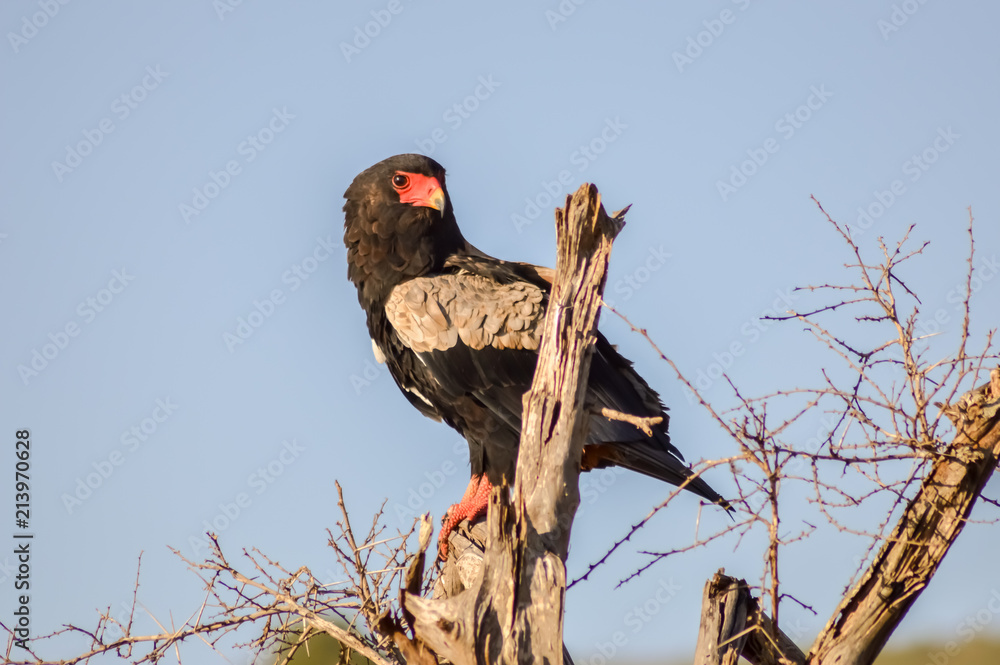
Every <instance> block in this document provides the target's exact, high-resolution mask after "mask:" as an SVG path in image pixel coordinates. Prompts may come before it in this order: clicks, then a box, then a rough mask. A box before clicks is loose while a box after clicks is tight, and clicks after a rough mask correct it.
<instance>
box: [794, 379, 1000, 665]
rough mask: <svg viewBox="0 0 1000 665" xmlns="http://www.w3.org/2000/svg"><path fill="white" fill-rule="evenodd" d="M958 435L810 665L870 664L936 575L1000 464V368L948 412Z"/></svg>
mask: <svg viewBox="0 0 1000 665" xmlns="http://www.w3.org/2000/svg"><path fill="white" fill-rule="evenodd" d="M945 413H946V415H948V417H949V418H951V420H952V422H954V423H955V428H956V430H957V431H958V434H957V435H956V436H955V439H954V440H953V441H952V443H951V444H950V445H949V446H948V447H947V448H946V449H945V451H944V454H943V455H941V456H940V457H939V458H938V459H937V461H935V462H934V465H933V466H932V468H931V471H930V473H929V474H928V476H927V478H926V479H924V481H923V483H922V485H921V486H920V490H919V491H918V492H917V495H916V496H915V497H914V498H913V500H912V501H911V502H910V503H909V505H908V506H907V508H906V510H905V511H904V513H903V515H902V517H901V518H900V520H899V522H898V523H897V524H896V527H895V528H894V529H893V532H892V535H890V536H889V537H888V538H887V539H886V541H885V544H884V545H883V546H882V549H881V550H880V551H879V553H878V554H877V555H876V556H875V559H874V561H872V564H871V566H870V567H869V568H868V570H867V572H866V573H865V575H864V577H863V578H862V579H861V581H860V582H859V583H858V584H857V586H855V587H854V589H852V590H851V592H850V593H849V594H848V595H847V596H846V597H845V598H844V600H843V602H841V604H840V607H838V608H837V611H836V612H835V613H834V614H833V617H832V618H831V619H830V621H829V622H828V623H827V625H826V627H825V628H824V629H823V632H821V633H820V635H819V637H817V638H816V642H815V643H814V644H813V646H812V649H811V650H810V652H809V660H808V662H809V663H810V664H816V665H869V664H870V663H872V662H873V661H874V660H875V657H876V656H877V655H878V654H879V652H880V651H881V650H882V647H883V646H884V645H885V643H886V641H887V640H888V639H889V636H890V635H891V634H892V632H893V630H895V628H896V626H897V625H899V622H900V621H902V619H903V617H904V616H905V615H906V613H907V611H908V610H909V609H910V607H911V606H912V605H913V603H914V601H915V600H916V599H917V598H918V597H919V596H920V594H921V592H922V591H923V590H924V588H925V587H926V586H927V584H928V582H930V580H931V577H933V575H934V573H935V572H937V569H938V566H940V565H941V562H942V561H943V560H944V557H945V555H946V554H947V553H948V549H949V548H950V547H951V545H952V543H954V542H955V539H956V538H958V535H959V534H960V533H961V531H962V528H963V527H964V526H965V522H966V520H967V519H968V517H969V513H971V512H972V508H973V506H974V505H975V503H976V499H977V498H979V495H980V493H981V492H982V489H983V487H984V486H985V485H986V482H987V481H988V480H989V479H990V476H991V475H992V474H993V471H994V470H995V469H996V468H997V460H998V459H1000V369H994V370H993V372H992V374H991V377H990V382H989V383H987V384H984V385H982V386H980V387H979V388H976V389H975V390H973V391H971V392H969V393H966V394H965V395H963V396H962V397H961V399H960V400H959V401H958V403H957V404H955V405H953V406H951V407H949V408H948V409H946V411H945Z"/></svg>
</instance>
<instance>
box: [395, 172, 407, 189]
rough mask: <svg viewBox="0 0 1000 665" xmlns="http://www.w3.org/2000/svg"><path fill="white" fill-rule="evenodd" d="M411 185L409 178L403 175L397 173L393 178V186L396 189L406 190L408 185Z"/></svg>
mask: <svg viewBox="0 0 1000 665" xmlns="http://www.w3.org/2000/svg"><path fill="white" fill-rule="evenodd" d="M409 184H410V178H409V176H405V175H403V174H402V173H397V174H396V175H394V176H392V186H393V187H395V188H396V189H406V187H407V185H409Z"/></svg>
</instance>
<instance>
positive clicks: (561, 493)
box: [402, 185, 624, 665]
mask: <svg viewBox="0 0 1000 665" xmlns="http://www.w3.org/2000/svg"><path fill="white" fill-rule="evenodd" d="M623 214H624V212H622V213H618V214H616V215H614V216H612V217H609V216H608V215H607V214H605V212H604V207H603V206H602V205H601V202H600V195H599V194H598V193H597V188H596V187H594V186H593V185H585V186H583V187H581V188H580V189H579V190H578V191H577V192H576V193H575V194H574V195H573V197H572V198H571V199H570V198H567V204H566V208H565V209H564V210H557V211H556V234H557V238H558V256H557V259H556V277H555V282H554V284H553V287H552V293H551V296H550V299H549V306H548V313H547V315H546V319H545V328H544V332H543V334H542V345H541V348H540V349H539V359H538V366H537V369H536V371H535V378H534V382H533V383H532V386H531V390H530V391H529V392H528V393H527V394H526V395H525V397H524V414H525V415H524V419H523V425H522V428H521V444H520V449H519V453H518V460H517V470H516V476H515V483H514V487H513V488H508V487H504V486H500V487H496V488H494V490H493V493H492V495H491V497H490V507H489V512H488V515H489V517H488V524H489V529H488V531H489V541H488V543H489V544H488V547H487V548H486V555H485V559H484V561H483V564H482V567H481V571H480V573H479V579H478V580H477V581H476V582H475V583H474V584H473V585H472V587H471V588H469V589H466V590H464V591H462V592H461V593H459V594H458V595H456V596H453V597H450V598H447V599H442V600H430V599H426V598H422V597H421V596H419V595H417V594H413V593H406V594H405V596H404V598H403V603H402V604H403V609H404V611H405V612H406V613H407V615H411V616H412V618H413V622H412V623H413V630H414V634H415V641H416V642H417V643H421V644H424V645H426V646H427V647H429V648H430V649H431V650H433V651H434V652H435V653H436V654H438V655H439V656H441V657H443V658H446V659H448V660H449V661H451V662H453V663H470V664H471V663H480V664H483V665H485V664H487V663H511V664H512V663H536V662H537V663H543V662H547V663H551V664H552V665H559V664H560V663H562V662H563V643H562V632H563V631H562V626H563V609H564V605H565V593H566V567H565V563H566V554H567V551H568V548H569V536H570V528H571V526H572V523H573V516H574V514H575V513H576V508H577V506H578V504H579V502H580V497H579V491H578V487H577V478H578V476H579V473H580V459H581V457H582V454H583V440H584V439H585V438H586V434H587V429H586V428H587V424H588V419H587V418H585V417H584V412H585V409H584V397H585V395H586V391H587V382H586V376H587V373H588V369H589V367H590V357H591V353H592V351H593V342H594V339H595V338H594V331H595V330H596V327H597V319H598V315H599V311H600V303H601V293H602V291H603V288H604V282H605V277H606V272H607V266H608V260H609V257H610V253H611V243H612V241H613V240H614V237H615V236H616V235H617V234H618V232H619V230H620V229H621V226H622V223H623Z"/></svg>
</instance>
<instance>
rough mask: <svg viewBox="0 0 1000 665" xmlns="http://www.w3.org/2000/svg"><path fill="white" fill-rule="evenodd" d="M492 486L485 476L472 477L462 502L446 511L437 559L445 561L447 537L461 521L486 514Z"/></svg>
mask: <svg viewBox="0 0 1000 665" xmlns="http://www.w3.org/2000/svg"><path fill="white" fill-rule="evenodd" d="M492 489H493V486H492V485H490V481H489V480H487V479H486V474H482V475H480V476H472V479H471V480H470V481H469V486H468V487H467V488H466V490H465V494H464V495H462V500H461V501H459V502H458V503H456V504H455V505H453V506H452V507H451V508H449V509H448V514H447V515H446V516H445V520H444V524H443V525H442V526H441V534H440V535H439V536H438V558H440V559H442V560H446V559H447V558H448V536H449V535H451V532H452V531H454V529H455V527H456V526H458V525H459V524H461V523H462V520H469V521H470V522H471V521H472V520H474V519H476V518H477V517H481V516H482V515H485V514H486V507H487V506H488V505H489V504H490V490H492Z"/></svg>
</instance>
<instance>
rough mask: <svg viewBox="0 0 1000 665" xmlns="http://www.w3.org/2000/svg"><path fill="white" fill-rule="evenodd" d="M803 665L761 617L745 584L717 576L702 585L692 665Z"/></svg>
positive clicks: (796, 649)
mask: <svg viewBox="0 0 1000 665" xmlns="http://www.w3.org/2000/svg"><path fill="white" fill-rule="evenodd" d="M740 656H742V657H743V658H745V659H746V660H747V661H749V662H750V663H752V665H780V664H781V663H793V664H795V665H800V664H801V663H805V661H806V655H805V654H804V653H802V650H801V649H799V647H798V646H796V644H795V642H793V641H792V640H791V638H790V637H788V636H787V635H785V634H784V633H783V632H781V630H780V629H778V627H777V626H775V625H774V623H773V622H772V621H771V617H769V616H767V615H766V614H764V613H763V612H762V611H761V610H760V607H759V605H758V604H757V601H756V600H755V599H754V598H753V596H751V595H750V589H749V587H748V586H747V583H746V580H738V579H735V578H732V577H729V576H728V575H725V574H724V571H722V570H720V571H719V572H717V573H716V574H715V575H714V576H713V577H712V579H710V580H709V581H708V582H707V583H706V584H705V593H704V596H703V597H702V603H701V628H700V629H699V630H698V646H697V647H696V649H695V657H694V662H695V665H735V664H736V663H737V662H738V661H739V659H740Z"/></svg>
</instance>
